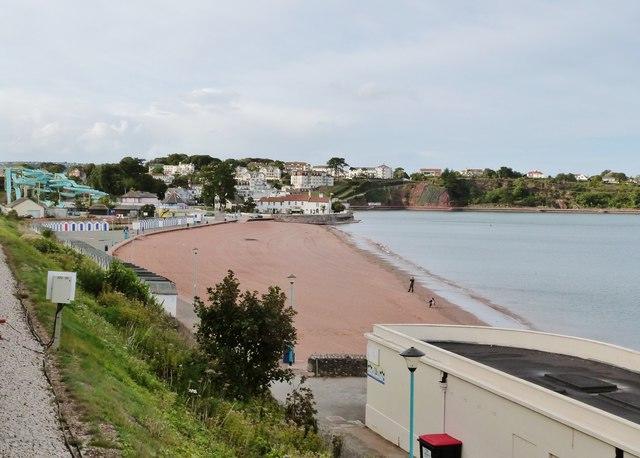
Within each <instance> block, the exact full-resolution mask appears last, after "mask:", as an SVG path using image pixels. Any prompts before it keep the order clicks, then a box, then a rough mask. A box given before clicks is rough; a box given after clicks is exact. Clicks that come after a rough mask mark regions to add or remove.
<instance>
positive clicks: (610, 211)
mask: <svg viewBox="0 0 640 458" xmlns="http://www.w3.org/2000/svg"><path fill="white" fill-rule="evenodd" d="M350 209H351V210H353V211H357V212H359V211H401V210H405V211H425V212H475V213H558V214H575V215H640V209H634V208H628V209H626V208H546V207H408V206H401V207H400V206H371V207H364V206H352V207H350Z"/></svg>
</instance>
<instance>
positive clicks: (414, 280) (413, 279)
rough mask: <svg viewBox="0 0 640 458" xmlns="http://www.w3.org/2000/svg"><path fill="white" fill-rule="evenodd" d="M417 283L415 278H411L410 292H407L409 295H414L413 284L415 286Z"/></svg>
mask: <svg viewBox="0 0 640 458" xmlns="http://www.w3.org/2000/svg"><path fill="white" fill-rule="evenodd" d="M415 282H416V279H415V278H413V277H411V278H410V279H409V291H407V292H409V293H412V292H413V284H414V283H415Z"/></svg>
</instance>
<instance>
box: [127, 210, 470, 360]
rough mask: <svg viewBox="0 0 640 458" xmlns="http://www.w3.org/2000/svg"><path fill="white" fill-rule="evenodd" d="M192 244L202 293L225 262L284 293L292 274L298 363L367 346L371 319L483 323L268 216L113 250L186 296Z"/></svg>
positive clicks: (354, 254)
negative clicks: (313, 356) (431, 302)
mask: <svg viewBox="0 0 640 458" xmlns="http://www.w3.org/2000/svg"><path fill="white" fill-rule="evenodd" d="M194 247H197V248H198V250H199V254H198V256H197V258H198V259H197V264H198V265H197V294H198V295H199V296H201V297H203V298H204V297H206V289H207V287H209V286H213V285H215V284H216V283H217V282H219V281H220V280H221V279H222V278H223V277H224V276H225V274H226V272H227V270H229V269H231V270H233V271H234V272H235V274H236V276H237V277H238V279H239V281H240V285H241V288H242V289H243V290H245V289H249V290H257V291H258V292H260V293H262V292H265V291H266V289H267V288H268V287H269V286H270V285H278V286H280V287H281V288H282V289H283V290H284V291H285V293H286V294H287V296H289V291H290V285H289V281H288V279H287V278H286V277H287V276H288V275H289V274H291V273H293V274H295V276H296V277H297V279H296V281H295V291H294V307H295V309H296V311H297V312H298V314H297V316H296V319H295V322H296V328H297V330H298V341H299V343H298V345H297V346H296V360H297V361H296V366H306V360H307V358H308V357H309V355H311V354H312V353H359V354H363V353H365V351H366V340H365V338H364V336H363V334H364V333H365V332H369V331H371V329H372V326H373V325H374V324H382V323H440V324H441V323H445V324H482V323H481V322H480V321H479V320H478V319H477V318H475V317H474V316H473V315H471V314H470V313H468V312H466V311H464V310H462V309H460V308H458V307H456V306H455V305H454V304H451V303H450V302H448V301H446V300H445V299H443V298H442V297H439V296H437V295H436V294H433V293H432V292H431V291H429V290H427V289H426V288H424V287H423V286H421V285H419V284H418V283H417V282H416V287H415V291H416V292H415V293H413V294H412V293H408V292H407V288H408V283H409V275H408V274H406V273H403V272H400V271H398V270H397V269H394V268H393V267H392V266H390V265H389V264H387V263H386V262H384V261H383V260H381V259H379V258H377V257H376V256H375V255H373V254H371V253H367V252H364V251H363V250H360V249H358V248H356V247H354V246H353V245H352V244H351V243H350V242H349V240H348V237H347V236H346V235H345V234H343V233H341V232H340V231H337V230H335V229H329V228H327V227H324V226H313V225H306V224H293V223H277V222H269V221H260V222H249V223H232V224H222V225H217V226H210V227H204V228H194V229H189V230H179V231H172V232H165V233H159V234H149V235H145V236H144V237H143V238H141V239H137V240H134V241H133V242H132V243H129V244H127V245H124V246H122V247H121V248H119V249H117V250H116V252H115V254H116V256H118V257H119V258H121V259H122V260H125V261H129V262H132V263H134V264H137V265H139V266H142V267H145V268H147V269H149V270H152V271H154V272H156V273H158V274H160V275H163V276H166V277H167V278H169V279H171V280H173V281H174V282H175V283H176V286H177V288H178V294H179V295H180V297H181V298H182V299H183V300H185V301H187V302H189V301H190V300H191V297H192V294H193V293H192V291H193V275H194V261H193V258H194V255H193V253H192V249H193V248H194ZM432 296H433V297H435V298H436V307H434V308H431V309H430V308H429V307H428V305H427V300H428V299H429V298H430V297H432Z"/></svg>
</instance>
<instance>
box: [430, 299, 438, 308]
mask: <svg viewBox="0 0 640 458" xmlns="http://www.w3.org/2000/svg"><path fill="white" fill-rule="evenodd" d="M434 305H436V299H435V297H432V298H431V299H429V308H431V307H433V306H434Z"/></svg>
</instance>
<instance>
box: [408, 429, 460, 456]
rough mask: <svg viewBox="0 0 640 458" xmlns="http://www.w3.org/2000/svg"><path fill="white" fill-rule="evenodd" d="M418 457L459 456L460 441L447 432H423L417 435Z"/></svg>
mask: <svg viewBox="0 0 640 458" xmlns="http://www.w3.org/2000/svg"><path fill="white" fill-rule="evenodd" d="M418 443H419V444H420V458H460V457H461V456H462V442H460V441H459V440H458V439H455V438H453V437H451V436H449V435H448V434H423V435H422V436H420V437H418Z"/></svg>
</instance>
